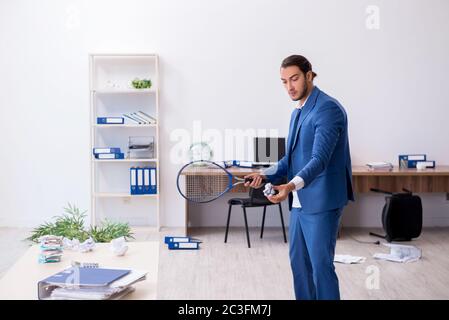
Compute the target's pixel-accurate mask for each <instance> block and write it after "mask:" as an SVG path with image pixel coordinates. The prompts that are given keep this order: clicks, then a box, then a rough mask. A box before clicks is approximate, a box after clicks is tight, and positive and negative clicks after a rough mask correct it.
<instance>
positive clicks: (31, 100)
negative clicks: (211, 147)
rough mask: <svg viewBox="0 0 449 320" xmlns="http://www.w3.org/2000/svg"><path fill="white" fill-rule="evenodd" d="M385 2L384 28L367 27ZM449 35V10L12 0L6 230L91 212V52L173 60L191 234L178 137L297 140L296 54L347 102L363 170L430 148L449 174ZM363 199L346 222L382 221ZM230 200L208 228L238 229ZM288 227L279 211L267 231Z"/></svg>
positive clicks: (2, 32) (1, 68)
mask: <svg viewBox="0 0 449 320" xmlns="http://www.w3.org/2000/svg"><path fill="white" fill-rule="evenodd" d="M369 5H375V6H378V8H379V10H380V11H379V13H380V24H379V26H380V29H379V30H369V29H367V27H366V19H367V16H368V14H367V13H366V8H367V6H369ZM448 33H449V2H447V1H445V0H431V1H424V0H390V1H380V0H369V1H363V0H346V1H341V0H340V1H337V0H333V1H331V0H328V1H325V0H321V1H288V0H281V1H279V0H276V1H274V0H263V1H261V0H246V1H241V0H240V1H237V0H228V1H206V0H202V1H201V0H190V1H182V0H163V1H162V0H161V1H156V0H153V1H143V0H141V1H138V0H133V1H130V0H128V1H103V0H102V1H61V0H53V1H50V0H45V1H33V0H27V1H25V0H18V1H6V0H1V1H0V46H1V49H0V72H1V75H2V76H1V77H0V88H1V90H0V106H1V117H0V137H2V139H1V141H2V143H1V148H0V150H1V151H0V152H1V157H0V161H1V168H2V175H1V180H0V194H1V196H0V197H1V198H0V200H1V206H0V210H1V213H0V225H2V226H4V225H8V226H34V225H36V224H37V223H40V222H42V221H43V220H47V219H50V218H51V217H52V216H54V215H56V214H58V213H60V212H61V208H62V207H63V206H64V205H65V204H66V203H67V202H68V201H70V202H74V203H76V204H77V205H78V206H80V207H81V208H86V209H88V208H89V207H90V194H89V193H90V182H89V179H90V170H89V159H90V141H89V101H88V97H89V96H88V58H87V57H88V53H90V52H155V53H158V54H159V55H160V64H161V70H160V72H161V79H162V83H161V86H160V87H161V116H162V119H161V134H162V139H161V161H162V169H161V177H162V181H161V186H162V199H161V201H162V207H161V209H162V216H163V218H162V223H163V224H165V225H171V226H176V225H180V224H181V223H182V221H183V214H184V211H183V209H182V207H181V206H182V205H183V200H182V198H181V197H180V196H178V194H177V192H176V188H175V178H176V172H177V169H178V168H179V165H178V164H173V163H172V162H171V159H170V150H171V148H172V147H173V146H174V145H175V141H171V140H170V137H169V135H170V133H171V132H173V130H175V129H180V128H181V129H182V128H184V129H188V130H192V126H193V121H195V120H201V121H202V122H201V123H202V127H203V129H218V130H220V132H224V130H225V129H248V128H253V129H277V130H278V132H279V134H281V135H286V134H287V130H288V128H287V126H288V120H289V114H290V111H291V107H292V104H291V102H290V101H289V99H288V97H287V95H286V94H285V93H284V91H283V88H282V86H281V84H280V81H279V74H278V70H279V64H280V62H281V60H282V59H283V58H284V57H286V56H287V55H290V54H293V53H300V54H304V55H305V56H306V57H308V58H309V59H310V60H311V62H312V64H313V66H314V69H315V70H316V72H317V73H318V75H319V76H318V78H317V85H318V86H319V87H320V88H321V89H322V90H324V91H326V92H327V93H329V94H331V95H333V96H335V97H336V98H337V99H339V100H340V102H341V103H342V104H343V105H344V106H345V108H346V110H347V112H348V116H349V126H350V128H349V130H350V143H351V151H352V160H353V163H354V164H364V163H365V162H366V161H377V160H385V161H392V162H396V161H397V159H396V157H397V155H398V154H400V153H415V152H416V153H427V154H428V156H429V158H430V159H434V160H436V161H437V163H439V164H448V163H449V151H448V148H447V137H448V136H449V126H448V125H447V120H446V119H448V118H449V111H448V108H447V104H446V99H445V95H446V94H447V92H448V89H449V84H448V81H447V74H449V59H448V58H447V57H448V56H449V44H448V40H447V34H448ZM358 199H359V201H358V202H356V203H354V204H351V205H350V206H349V207H348V208H347V213H346V215H345V217H344V223H345V224H346V225H367V226H371V225H378V223H379V222H380V220H379V214H380V209H381V206H382V204H383V200H382V197H381V196H377V195H359V196H358ZM423 202H424V208H425V217H426V218H425V223H426V224H427V225H449V202H448V201H446V200H445V197H444V195H443V194H435V195H424V196H423ZM224 205H225V199H223V200H219V201H217V202H215V203H214V204H213V205H211V206H205V207H201V208H197V209H195V208H193V210H192V211H193V212H192V222H193V223H194V224H201V225H223V224H224V221H225V218H224V214H225V212H226V208H225V207H224ZM236 212H237V209H236ZM250 216H251V217H250V220H251V223H252V224H256V223H257V224H258V223H260V214H251V215H250ZM286 216H287V215H286ZM234 218H235V220H234V223H235V224H241V223H242V217H241V214H239V216H238V217H237V215H235V216H234ZM278 221H279V217H278V214H277V212H276V211H272V210H270V211H269V215H268V220H267V224H278Z"/></svg>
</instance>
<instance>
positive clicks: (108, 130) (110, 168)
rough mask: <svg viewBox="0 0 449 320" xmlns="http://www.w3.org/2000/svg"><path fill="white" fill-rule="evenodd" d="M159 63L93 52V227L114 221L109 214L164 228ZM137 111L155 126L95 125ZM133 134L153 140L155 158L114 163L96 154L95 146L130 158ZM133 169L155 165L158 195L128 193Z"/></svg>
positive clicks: (152, 58) (139, 56)
mask: <svg viewBox="0 0 449 320" xmlns="http://www.w3.org/2000/svg"><path fill="white" fill-rule="evenodd" d="M158 64H159V63H158V56H157V55H156V54H103V53H101V54H98V53H95V54H89V75H90V88H89V91H90V92H89V94H90V132H91V152H90V154H91V223H92V224H93V225H96V224H98V222H99V218H102V219H104V218H110V216H109V214H110V213H111V214H114V215H115V216H116V220H121V221H124V222H128V223H130V225H132V226H156V227H157V230H158V231H159V230H160V208H159V207H160V196H159V193H160V166H159V156H160V153H159V121H160V118H159V66H158ZM134 78H140V79H148V78H149V79H151V82H152V86H151V88H150V89H134V88H132V86H131V81H132V80H133V79H134ZM139 110H141V111H144V112H146V113H148V114H150V115H152V116H153V117H154V118H156V124H134V123H127V119H126V118H125V124H97V123H96V119H97V117H107V116H119V117H121V116H123V113H129V112H136V111H139ZM129 136H153V137H154V158H147V159H129V158H125V159H116V160H115V159H96V158H95V157H94V156H93V154H92V150H93V148H94V147H120V148H121V150H122V152H124V153H125V156H126V155H127V146H128V137H129ZM133 166H136V167H138V166H152V167H156V184H157V193H156V194H142V195H131V194H130V185H129V183H130V181H129V169H130V168H131V167H133ZM138 199H142V200H138ZM111 202H113V203H111ZM108 207H109V209H107V208H108ZM134 212H139V213H140V214H141V215H140V217H137V218H136V217H135V216H133V215H132V214H133V213H134ZM117 216H118V217H117ZM131 216H133V219H134V220H133V221H134V223H133V221H131V218H130V217H131ZM136 221H137V223H135V222H136Z"/></svg>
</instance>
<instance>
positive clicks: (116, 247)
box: [111, 237, 128, 256]
mask: <svg viewBox="0 0 449 320" xmlns="http://www.w3.org/2000/svg"><path fill="white" fill-rule="evenodd" d="M111 251H112V253H113V254H115V255H116V256H123V255H125V253H126V251H128V245H127V244H126V240H125V237H120V238H116V239H113V240H111Z"/></svg>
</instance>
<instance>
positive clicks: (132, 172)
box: [129, 168, 137, 194]
mask: <svg viewBox="0 0 449 320" xmlns="http://www.w3.org/2000/svg"><path fill="white" fill-rule="evenodd" d="M129 184H130V192H131V194H137V171H136V168H130V169H129Z"/></svg>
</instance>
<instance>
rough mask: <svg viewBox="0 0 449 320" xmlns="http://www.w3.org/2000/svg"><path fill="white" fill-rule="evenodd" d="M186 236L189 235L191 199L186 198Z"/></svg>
mask: <svg viewBox="0 0 449 320" xmlns="http://www.w3.org/2000/svg"><path fill="white" fill-rule="evenodd" d="M184 236H185V237H188V236H189V200H187V199H186V200H185V221H184Z"/></svg>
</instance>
